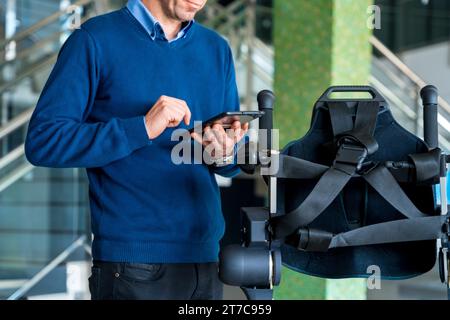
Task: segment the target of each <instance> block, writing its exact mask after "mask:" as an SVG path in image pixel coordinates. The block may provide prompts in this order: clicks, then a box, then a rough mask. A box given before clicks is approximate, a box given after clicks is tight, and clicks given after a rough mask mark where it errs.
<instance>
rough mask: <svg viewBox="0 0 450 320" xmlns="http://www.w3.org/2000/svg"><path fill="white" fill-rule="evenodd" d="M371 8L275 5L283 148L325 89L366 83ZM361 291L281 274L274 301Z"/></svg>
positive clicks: (285, 0) (319, 2)
mask: <svg viewBox="0 0 450 320" xmlns="http://www.w3.org/2000/svg"><path fill="white" fill-rule="evenodd" d="M370 5H372V0H275V1H274V47H275V84H274V86H275V94H276V96H277V102H276V109H275V124H276V125H275V127H276V128H279V129H280V146H281V147H282V146H284V145H286V143H288V142H289V141H292V140H294V139H297V138H299V137H301V136H303V135H304V134H305V133H306V131H307V130H308V128H309V125H310V119H311V113H312V108H313V106H314V103H315V101H316V100H317V99H318V98H319V96H320V95H321V94H322V93H323V91H324V90H325V89H326V88H328V87H329V86H331V85H345V84H347V85H348V84H352V85H362V84H367V83H368V78H369V75H370V63H371V46H370V43H369V37H370V36H371V34H372V31H371V30H370V29H369V28H368V27H367V21H368V20H369V18H370V17H369V14H368V13H367V9H368V7H369V6H370ZM353 287H354V289H352V290H350V292H346V291H348V290H344V289H348V288H353ZM343 288H344V289H343ZM364 288H365V286H364V283H363V282H362V281H361V280H342V281H336V280H335V281H332V280H323V279H319V278H313V277H308V276H305V275H300V274H298V273H295V272H292V271H290V270H287V269H285V270H283V279H282V285H281V286H280V288H279V289H278V290H277V291H276V294H275V297H276V298H277V299H325V298H333V299H334V298H339V297H342V298H350V299H351V298H354V299H359V298H364V296H365V291H364V290H365V289H364Z"/></svg>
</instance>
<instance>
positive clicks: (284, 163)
mask: <svg viewBox="0 0 450 320" xmlns="http://www.w3.org/2000/svg"><path fill="white" fill-rule="evenodd" d="M278 157H279V162H278V163H279V168H278V170H277V173H276V174H275V175H274V177H277V178H283V179H317V178H319V177H320V176H321V175H323V174H324V172H325V171H327V170H328V169H330V167H328V166H324V165H321V164H318V163H315V162H311V161H307V160H303V159H300V158H296V157H291V156H287V155H283V154H280V155H278Z"/></svg>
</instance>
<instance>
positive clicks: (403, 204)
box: [363, 166, 428, 218]
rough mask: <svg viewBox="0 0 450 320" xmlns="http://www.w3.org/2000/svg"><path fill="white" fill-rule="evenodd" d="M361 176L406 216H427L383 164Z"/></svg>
mask: <svg viewBox="0 0 450 320" xmlns="http://www.w3.org/2000/svg"><path fill="white" fill-rule="evenodd" d="M363 178H364V179H365V180H366V181H367V182H368V183H369V184H370V185H371V186H372V188H374V189H375V190H376V191H377V192H378V193H379V194H380V195H381V196H382V197H383V198H384V199H385V200H386V201H387V202H389V204H390V205H391V206H393V207H394V208H395V209H397V210H398V211H399V212H401V213H402V214H403V215H404V216H406V217H408V218H420V217H427V216H428V215H426V214H424V213H422V212H420V210H419V209H417V207H416V206H415V205H414V203H412V201H411V200H410V199H409V198H408V196H407V195H406V194H405V192H404V191H403V189H402V188H401V187H400V186H399V184H398V183H397V181H396V180H395V178H394V177H393V176H392V174H391V173H390V172H389V170H388V169H386V167H384V166H378V167H376V168H375V169H373V170H372V171H370V172H369V173H368V174H366V175H363Z"/></svg>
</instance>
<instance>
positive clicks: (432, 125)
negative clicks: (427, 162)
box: [420, 85, 439, 149]
mask: <svg viewBox="0 0 450 320" xmlns="http://www.w3.org/2000/svg"><path fill="white" fill-rule="evenodd" d="M420 97H421V98H422V103H423V136H424V140H425V142H426V143H427V144H428V147H429V148H430V149H434V148H438V147H439V140H438V97H439V93H438V90H437V88H436V87H435V86H431V85H430V86H426V87H424V88H423V89H422V90H421V91H420Z"/></svg>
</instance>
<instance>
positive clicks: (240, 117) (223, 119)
mask: <svg viewBox="0 0 450 320" xmlns="http://www.w3.org/2000/svg"><path fill="white" fill-rule="evenodd" d="M263 115H264V111H230V112H223V113H221V114H218V115H217V116H214V117H212V118H211V119H208V120H207V121H203V122H202V124H201V125H198V126H194V127H192V128H190V129H189V132H191V133H192V132H194V130H195V131H202V132H203V129H204V128H205V127H207V126H212V125H214V124H220V125H222V126H223V128H224V129H225V130H226V129H230V128H231V125H232V124H233V122H235V121H239V122H240V123H241V125H243V124H245V123H248V122H250V121H253V120H255V119H258V118H260V117H262V116H263ZM200 126H201V127H202V128H201V130H200Z"/></svg>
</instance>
